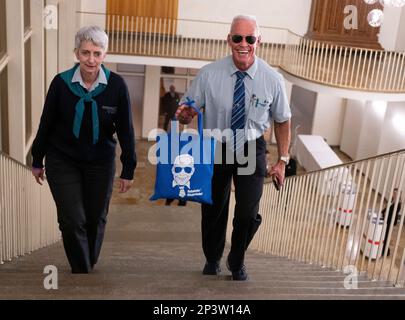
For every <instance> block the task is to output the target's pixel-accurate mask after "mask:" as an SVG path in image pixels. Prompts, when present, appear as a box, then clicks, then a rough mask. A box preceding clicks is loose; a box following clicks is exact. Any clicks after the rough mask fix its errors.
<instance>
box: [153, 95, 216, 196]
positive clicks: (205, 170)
mask: <svg viewBox="0 0 405 320" xmlns="http://www.w3.org/2000/svg"><path fill="white" fill-rule="evenodd" d="M190 106H192V107H193V108H194V109H195V110H196V111H197V112H198V132H195V133H193V132H184V131H183V132H181V133H180V132H179V130H178V126H179V124H178V121H172V123H171V131H170V132H169V133H166V132H165V133H162V134H160V135H158V136H157V150H156V156H157V165H156V181H155V192H154V194H153V196H152V197H151V198H150V200H157V199H179V200H184V201H194V202H200V203H206V204H212V195H211V179H212V174H213V171H214V157H215V144H216V141H215V139H214V138H213V137H211V136H204V134H203V123H202V122H203V120H202V114H201V111H199V110H198V109H197V108H195V107H194V106H193V105H192V104H191V103H190ZM194 131H195V130H194Z"/></svg>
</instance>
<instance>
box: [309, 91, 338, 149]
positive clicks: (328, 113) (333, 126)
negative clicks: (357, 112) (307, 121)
mask: <svg viewBox="0 0 405 320" xmlns="http://www.w3.org/2000/svg"><path fill="white" fill-rule="evenodd" d="M345 111H346V100H345V99H342V98H339V97H334V96H332V95H325V94H322V93H318V96H317V100H316V105H315V112H314V119H313V123H312V134H314V135H319V136H322V137H323V138H324V139H326V141H327V143H328V144H329V145H330V146H338V145H340V141H341V136H342V129H343V120H344V116H345Z"/></svg>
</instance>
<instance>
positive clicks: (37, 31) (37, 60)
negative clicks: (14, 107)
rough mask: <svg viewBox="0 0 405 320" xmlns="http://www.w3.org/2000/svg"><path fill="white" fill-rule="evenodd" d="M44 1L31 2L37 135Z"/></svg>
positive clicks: (42, 73)
mask: <svg viewBox="0 0 405 320" xmlns="http://www.w3.org/2000/svg"><path fill="white" fill-rule="evenodd" d="M43 9H44V0H31V27H32V31H33V33H32V36H31V68H32V72H31V84H32V117H31V119H32V126H31V127H32V132H33V134H34V135H35V133H36V131H37V128H38V125H39V120H40V117H41V113H42V107H43V104H44V90H45V88H44V78H45V71H44V70H45V56H44V55H45V52H44V40H45V38H44V36H45V34H44V19H43Z"/></svg>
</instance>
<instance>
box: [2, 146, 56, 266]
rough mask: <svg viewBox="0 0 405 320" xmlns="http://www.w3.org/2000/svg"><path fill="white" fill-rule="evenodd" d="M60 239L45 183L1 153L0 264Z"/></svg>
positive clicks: (52, 203)
mask: <svg viewBox="0 0 405 320" xmlns="http://www.w3.org/2000/svg"><path fill="white" fill-rule="evenodd" d="M59 240H60V232H59V229H58V223H57V214H56V206H55V203H54V201H53V198H52V195H51V192H50V189H49V186H48V184H47V183H45V184H43V185H42V186H39V185H38V184H37V183H36V182H35V180H34V178H33V177H32V174H31V169H30V168H29V167H28V166H26V165H24V164H22V163H20V162H18V161H16V160H15V159H13V158H11V157H9V156H8V155H6V154H4V153H2V152H0V264H2V263H4V262H5V261H11V260H12V259H14V258H17V257H19V256H23V255H25V254H27V253H31V252H32V251H34V250H37V249H40V248H43V247H46V246H49V245H51V244H53V243H55V242H57V241H59Z"/></svg>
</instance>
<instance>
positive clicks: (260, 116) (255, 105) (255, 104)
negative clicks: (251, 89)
mask: <svg viewBox="0 0 405 320" xmlns="http://www.w3.org/2000/svg"><path fill="white" fill-rule="evenodd" d="M269 118H270V101H269V100H268V99H264V98H258V97H255V96H253V97H252V98H251V99H250V104H249V112H248V119H249V120H251V121H253V122H255V123H258V124H264V123H267V122H268V121H269Z"/></svg>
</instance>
